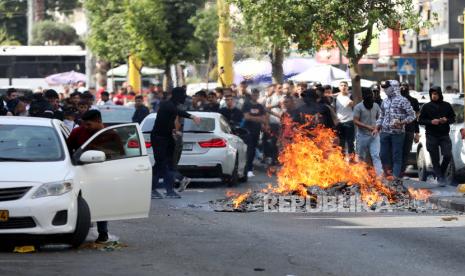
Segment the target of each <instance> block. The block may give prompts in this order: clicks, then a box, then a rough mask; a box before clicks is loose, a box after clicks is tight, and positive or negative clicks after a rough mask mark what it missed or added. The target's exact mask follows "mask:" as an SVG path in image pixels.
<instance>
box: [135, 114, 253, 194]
mask: <svg viewBox="0 0 465 276" xmlns="http://www.w3.org/2000/svg"><path fill="white" fill-rule="evenodd" d="M191 113H192V114H193V115H195V116H198V117H200V118H201V123H200V125H196V124H195V123H194V122H193V121H192V120H189V119H185V120H184V128H183V140H184V144H183V150H182V155H181V160H180V161H179V164H178V169H179V171H180V172H181V173H182V174H183V175H185V176H187V177H192V178H221V179H222V180H223V181H224V182H225V183H228V184H229V185H234V184H236V183H237V181H238V180H240V181H243V182H245V181H247V172H246V171H245V164H246V160H247V145H246V144H245V142H244V141H243V139H241V138H240V137H239V136H237V135H242V134H243V133H244V132H243V130H242V129H236V130H232V129H231V127H230V125H229V123H228V122H227V121H226V120H225V119H224V118H223V116H222V115H221V114H219V113H214V112H191ZM156 116H157V115H156V113H152V114H150V115H149V116H147V117H146V118H145V119H144V121H143V122H142V124H141V128H142V132H143V133H144V138H145V141H146V143H148V144H150V143H151V139H150V132H151V131H152V129H153V125H154V123H155V119H156ZM234 133H235V134H234ZM148 153H149V156H150V159H151V162H152V164H154V163H155V161H154V158H153V151H152V149H149V150H148Z"/></svg>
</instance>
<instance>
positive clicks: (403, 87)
mask: <svg viewBox="0 0 465 276" xmlns="http://www.w3.org/2000/svg"><path fill="white" fill-rule="evenodd" d="M400 94H401V95H402V97H404V98H406V99H407V100H408V101H409V102H410V105H411V106H412V108H413V111H415V115H418V113H419V112H420V104H419V103H418V100H417V99H415V98H414V97H412V96H410V88H409V84H408V83H406V82H402V83H401V84H400ZM419 140H420V127H419V126H418V121H417V120H414V121H413V122H411V123H410V124H407V125H405V140H404V151H403V152H404V154H403V156H402V174H404V173H405V169H406V168H407V161H408V157H409V154H410V152H411V150H412V144H413V141H415V143H418V141H419Z"/></svg>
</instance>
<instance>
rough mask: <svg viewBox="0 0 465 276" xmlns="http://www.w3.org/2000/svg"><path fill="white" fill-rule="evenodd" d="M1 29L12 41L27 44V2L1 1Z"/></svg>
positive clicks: (24, 0)
mask: <svg viewBox="0 0 465 276" xmlns="http://www.w3.org/2000/svg"><path fill="white" fill-rule="evenodd" d="M0 29H1V30H3V32H5V33H6V34H7V36H8V37H9V38H10V39H13V40H16V41H19V42H20V43H21V44H26V43H27V1H26V0H23V1H11V0H0Z"/></svg>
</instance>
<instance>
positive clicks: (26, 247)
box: [13, 245, 36, 253]
mask: <svg viewBox="0 0 465 276" xmlns="http://www.w3.org/2000/svg"><path fill="white" fill-rule="evenodd" d="M13 252H14V253H34V252H36V248H35V246H33V245H24V246H16V247H15V248H14V250H13Z"/></svg>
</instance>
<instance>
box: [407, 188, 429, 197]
mask: <svg viewBox="0 0 465 276" xmlns="http://www.w3.org/2000/svg"><path fill="white" fill-rule="evenodd" d="M408 192H409V194H410V196H411V197H412V198H413V199H416V200H427V199H428V198H430V196H431V194H432V192H431V191H430V190H427V189H418V190H415V189H414V188H408Z"/></svg>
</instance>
